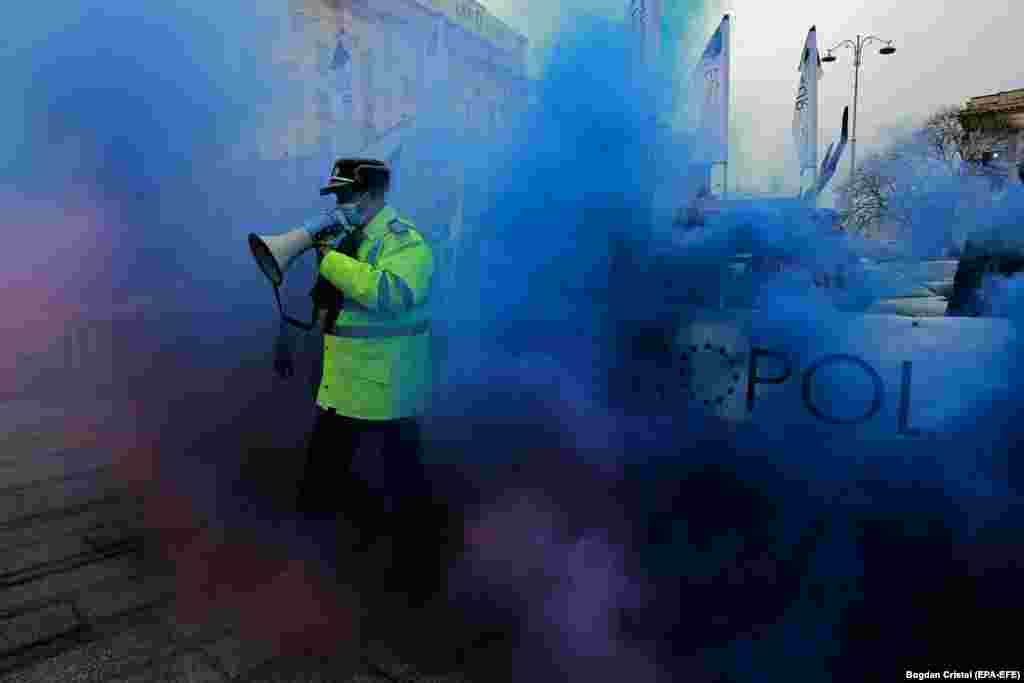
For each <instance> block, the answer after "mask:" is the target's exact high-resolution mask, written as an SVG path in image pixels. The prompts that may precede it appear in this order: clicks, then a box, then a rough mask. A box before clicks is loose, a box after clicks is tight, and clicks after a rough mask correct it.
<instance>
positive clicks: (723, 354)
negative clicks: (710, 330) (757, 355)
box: [678, 341, 747, 411]
mask: <svg viewBox="0 0 1024 683" xmlns="http://www.w3.org/2000/svg"><path fill="white" fill-rule="evenodd" d="M678 353H679V358H678V363H679V365H678V367H679V379H680V381H681V383H682V386H683V392H684V395H685V396H686V398H687V399H688V400H689V401H690V402H691V404H699V405H702V406H704V407H705V408H707V409H710V410H712V411H718V410H721V409H723V408H725V407H726V406H727V405H728V404H731V403H733V402H735V401H737V400H738V398H737V397H738V396H740V395H741V393H742V392H741V388H742V385H743V379H744V375H745V370H744V368H745V365H746V359H747V354H746V353H741V352H737V351H733V350H731V349H729V348H727V347H726V346H724V345H719V344H714V343H712V342H710V341H706V342H704V343H703V344H689V345H685V346H683V347H682V348H680V349H679V351H678Z"/></svg>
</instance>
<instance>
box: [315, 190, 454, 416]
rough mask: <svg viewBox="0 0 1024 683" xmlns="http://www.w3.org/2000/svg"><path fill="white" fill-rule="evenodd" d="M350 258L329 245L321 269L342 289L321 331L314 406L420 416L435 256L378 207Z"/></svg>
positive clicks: (424, 395)
mask: <svg viewBox="0 0 1024 683" xmlns="http://www.w3.org/2000/svg"><path fill="white" fill-rule="evenodd" d="M364 234H365V236H366V237H365V239H364V240H363V242H362V244H361V245H360V246H359V250H358V252H357V253H356V258H351V257H349V256H346V255H344V254H341V253H338V252H329V253H328V254H327V255H326V256H324V258H323V260H322V261H321V263H320V274H321V275H323V276H324V278H326V279H327V281H328V282H330V283H331V284H332V285H334V286H335V287H337V288H338V289H339V290H341V292H342V293H343V294H344V295H345V305H344V308H343V309H342V311H341V315H340V316H338V321H337V323H336V325H335V328H334V333H333V334H325V335H324V367H323V376H322V378H321V380H320V389H319V391H318V392H317V404H318V405H319V406H320V407H321V408H325V409H327V408H333V409H334V410H335V411H337V412H338V413H339V414H340V415H346V416H348V417H355V418H360V419H364V420H392V419H397V418H401V417H410V416H413V415H419V414H421V413H423V412H424V411H425V410H426V404H427V398H428V396H429V394H430V384H431V377H430V369H431V362H430V360H431V359H430V333H429V317H428V311H427V299H428V295H429V292H430V282H431V277H432V275H433V272H434V258H433V254H432V253H431V250H430V246H429V245H428V244H427V243H426V241H424V239H423V237H422V235H420V233H419V232H417V231H416V229H415V227H414V226H413V225H412V224H411V223H410V222H408V221H406V220H404V219H401V218H398V216H397V214H396V213H395V211H394V209H392V208H391V207H385V208H384V209H382V210H381V211H380V213H378V214H377V216H376V217H375V218H374V219H373V220H372V221H371V222H370V224H369V225H367V226H366V228H365V229H364Z"/></svg>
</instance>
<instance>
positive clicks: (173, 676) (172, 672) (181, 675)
mask: <svg viewBox="0 0 1024 683" xmlns="http://www.w3.org/2000/svg"><path fill="white" fill-rule="evenodd" d="M117 680H118V683H227V681H229V680H230V679H229V678H228V677H227V676H225V675H224V673H223V672H221V671H218V670H217V669H216V668H215V666H214V665H213V664H212V663H211V662H210V659H209V657H207V656H206V655H204V654H203V653H202V652H184V653H181V654H178V655H176V656H173V657H171V658H168V659H166V660H162V661H159V662H154V663H152V665H151V666H150V667H148V668H147V670H146V671H143V672H141V673H137V674H135V675H132V676H128V677H126V678H118V679H117Z"/></svg>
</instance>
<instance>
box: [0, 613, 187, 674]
mask: <svg viewBox="0 0 1024 683" xmlns="http://www.w3.org/2000/svg"><path fill="white" fill-rule="evenodd" d="M170 643H173V639H172V634H171V632H170V631H169V629H168V627H167V625H166V623H165V622H164V621H163V620H162V619H161V618H159V612H155V613H154V614H152V615H150V617H149V618H148V619H147V620H144V621H143V623H139V624H135V625H133V626H131V627H124V628H122V630H120V631H119V632H118V633H116V634H112V635H110V636H109V637H106V638H102V639H99V640H94V641H92V642H87V643H85V644H83V645H80V646H77V647H72V648H70V649H65V650H63V651H60V652H56V653H54V654H53V656H50V657H47V658H45V659H43V660H41V661H38V662H34V663H32V664H31V665H29V666H25V667H23V668H19V669H17V670H15V671H12V672H9V673H7V674H6V675H4V676H0V681H3V683H51V682H53V681H60V682H61V683H100V682H101V681H108V680H116V679H117V678H118V677H121V676H123V675H131V674H135V673H139V672H141V671H142V670H143V669H144V668H145V667H146V665H147V663H148V662H150V661H152V659H153V658H154V655H155V654H158V653H160V652H161V650H162V649H165V648H167V647H168V645H169V644H170Z"/></svg>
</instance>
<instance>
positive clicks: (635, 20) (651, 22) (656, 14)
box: [629, 0, 661, 63]
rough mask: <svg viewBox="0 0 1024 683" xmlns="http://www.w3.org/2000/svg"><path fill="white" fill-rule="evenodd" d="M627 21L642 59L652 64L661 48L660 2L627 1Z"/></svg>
mask: <svg viewBox="0 0 1024 683" xmlns="http://www.w3.org/2000/svg"><path fill="white" fill-rule="evenodd" d="M629 19H630V26H631V27H632V29H633V32H634V34H635V35H636V36H637V38H638V39H639V40H640V44H641V46H642V52H643V55H644V57H645V58H646V59H647V60H648V62H649V63H653V61H654V60H655V59H657V57H658V52H659V48H660V46H661V0H629Z"/></svg>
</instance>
